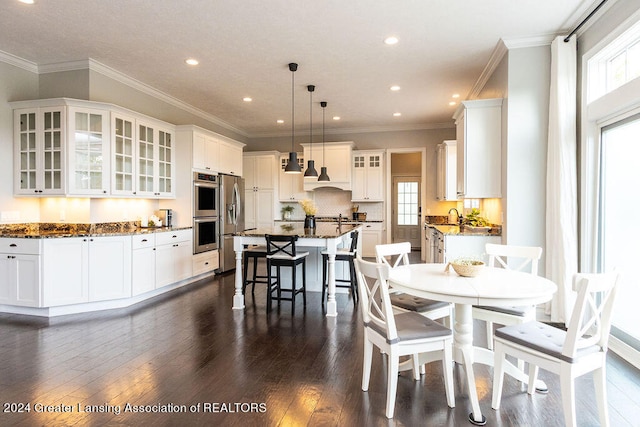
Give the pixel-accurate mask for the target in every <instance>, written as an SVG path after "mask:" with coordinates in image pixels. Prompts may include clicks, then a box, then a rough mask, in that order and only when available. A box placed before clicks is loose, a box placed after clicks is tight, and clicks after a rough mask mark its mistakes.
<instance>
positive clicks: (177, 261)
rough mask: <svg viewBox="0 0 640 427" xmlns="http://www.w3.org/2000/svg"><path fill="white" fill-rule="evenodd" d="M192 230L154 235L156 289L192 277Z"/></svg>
mask: <svg viewBox="0 0 640 427" xmlns="http://www.w3.org/2000/svg"><path fill="white" fill-rule="evenodd" d="M192 252H193V246H192V230H177V231H166V232H161V233H156V289H157V288H161V287H163V286H166V285H170V284H172V283H176V282H179V281H181V280H184V279H187V278H189V277H191V276H192V269H193V261H192Z"/></svg>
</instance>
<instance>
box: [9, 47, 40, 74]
mask: <svg viewBox="0 0 640 427" xmlns="http://www.w3.org/2000/svg"><path fill="white" fill-rule="evenodd" d="M0 61H2V62H4V63H6V64H9V65H13V66H14V67H18V68H22V69H23V70H27V71H29V72H31V73H36V74H37V73H38V65H37V64H36V63H35V62H31V61H27V60H26V59H22V58H20V57H18V56H15V55H12V54H10V53H8V52H4V51H2V50H0Z"/></svg>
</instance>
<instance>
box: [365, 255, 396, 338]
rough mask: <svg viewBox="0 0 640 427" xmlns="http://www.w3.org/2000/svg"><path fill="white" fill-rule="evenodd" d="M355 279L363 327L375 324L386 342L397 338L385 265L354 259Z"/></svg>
mask: <svg viewBox="0 0 640 427" xmlns="http://www.w3.org/2000/svg"><path fill="white" fill-rule="evenodd" d="M355 267H356V277H357V282H358V292H359V298H360V309H361V311H362V320H363V321H364V324H365V325H368V324H369V323H373V324H375V325H376V326H377V327H378V329H382V330H384V331H385V332H386V335H387V341H389V342H394V341H395V340H397V338H398V331H397V329H396V323H395V319H394V317H393V309H392V308H391V299H390V297H389V285H388V283H387V279H388V278H389V266H388V265H387V264H385V263H376V262H369V261H365V260H363V259H362V258H360V257H357V258H356V259H355Z"/></svg>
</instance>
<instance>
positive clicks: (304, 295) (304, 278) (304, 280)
mask: <svg viewBox="0 0 640 427" xmlns="http://www.w3.org/2000/svg"><path fill="white" fill-rule="evenodd" d="M302 305H303V306H304V307H306V306H307V260H306V259H303V260H302Z"/></svg>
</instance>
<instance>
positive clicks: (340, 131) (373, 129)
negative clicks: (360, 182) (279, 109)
mask: <svg viewBox="0 0 640 427" xmlns="http://www.w3.org/2000/svg"><path fill="white" fill-rule="evenodd" d="M454 128H455V125H454V123H453V121H452V122H445V123H421V124H415V125H398V126H370V127H360V128H355V127H354V128H333V129H330V130H325V132H324V133H325V135H345V134H355V133H378V132H410V131H420V130H434V129H454ZM281 137H291V132H289V133H286V132H254V133H251V134H249V138H281Z"/></svg>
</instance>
